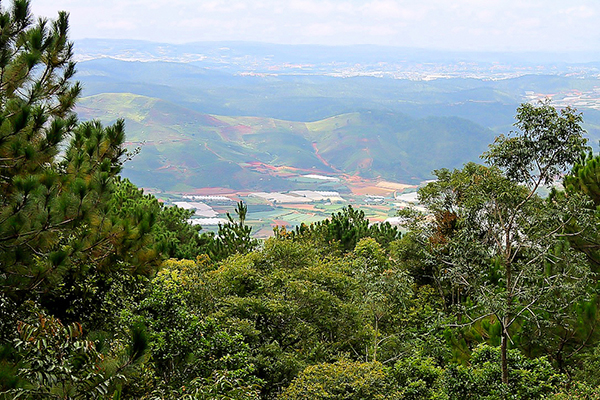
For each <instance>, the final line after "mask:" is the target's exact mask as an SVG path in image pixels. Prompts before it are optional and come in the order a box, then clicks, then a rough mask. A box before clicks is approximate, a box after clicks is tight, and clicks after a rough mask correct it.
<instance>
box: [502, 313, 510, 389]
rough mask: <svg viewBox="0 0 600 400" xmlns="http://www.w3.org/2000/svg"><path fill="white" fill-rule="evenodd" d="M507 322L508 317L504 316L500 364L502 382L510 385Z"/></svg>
mask: <svg viewBox="0 0 600 400" xmlns="http://www.w3.org/2000/svg"><path fill="white" fill-rule="evenodd" d="M506 323H508V318H504V322H503V323H502V341H501V342H500V354H501V360H500V364H501V366H502V383H504V384H505V385H508V359H507V357H506V353H507V348H508V330H507V327H506Z"/></svg>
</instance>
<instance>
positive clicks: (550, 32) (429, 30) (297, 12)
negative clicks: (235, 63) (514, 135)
mask: <svg viewBox="0 0 600 400" xmlns="http://www.w3.org/2000/svg"><path fill="white" fill-rule="evenodd" d="M32 9H33V12H34V14H35V15H37V16H45V17H49V18H55V17H56V15H57V11H58V10H65V11H68V12H69V13H70V26H71V39H74V40H77V39H83V38H113V39H139V40H148V41H154V42H164V43H189V42H198V41H219V40H243V41H258V42H268V43H285V44H324V45H351V44H377V45H386V46H400V47H415V48H427V49H445V50H461V51H462V50H475V51H552V52H564V51H594V52H598V51H599V50H600V23H599V21H600V1H599V0H32Z"/></svg>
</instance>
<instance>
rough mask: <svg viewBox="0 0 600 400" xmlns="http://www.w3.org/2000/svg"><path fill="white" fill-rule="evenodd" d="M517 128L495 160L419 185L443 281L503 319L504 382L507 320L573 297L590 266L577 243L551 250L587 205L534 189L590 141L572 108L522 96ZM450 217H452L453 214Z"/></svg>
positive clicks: (494, 151)
mask: <svg viewBox="0 0 600 400" xmlns="http://www.w3.org/2000/svg"><path fill="white" fill-rule="evenodd" d="M516 119H517V122H516V123H515V126H516V127H517V128H518V132H512V133H511V134H510V135H508V136H504V135H501V136H499V137H498V138H496V140H495V142H494V143H493V144H492V145H490V149H489V151H488V152H486V153H485V154H484V155H483V158H484V159H485V160H486V161H487V163H488V164H489V165H490V166H489V167H485V166H480V165H476V164H468V165H466V166H465V168H464V169H463V170H455V171H448V170H440V171H436V172H435V173H436V175H437V177H438V180H437V181H436V182H433V183H430V184H429V185H427V186H426V187H425V188H424V189H423V190H421V191H420V198H421V201H422V202H423V203H424V204H425V205H426V206H427V207H428V208H429V209H430V210H432V212H433V213H434V215H435V217H436V218H435V220H434V221H433V223H432V227H431V230H430V231H429V238H430V244H431V245H432V248H433V249H434V252H435V254H436V255H437V256H438V257H439V260H440V262H441V266H440V268H439V270H438V271H437V274H438V277H437V279H438V281H444V280H445V281H446V282H449V283H450V284H449V286H450V287H452V288H453V291H452V293H455V295H456V298H458V299H460V300H461V301H462V300H465V299H466V298H471V299H475V300H476V307H477V309H478V310H479V311H478V313H479V314H478V318H477V319H481V318H485V317H493V318H495V319H497V321H498V322H499V323H500V325H501V366H502V381H503V383H505V384H508V365H507V363H508V361H507V349H508V345H509V341H511V338H510V328H511V326H512V325H513V324H515V323H516V322H518V321H519V320H521V319H523V318H532V319H535V318H537V316H538V315H539V313H537V312H536V310H537V309H539V310H541V309H543V308H548V307H554V306H556V307H560V304H557V303H556V301H554V300H555V299H556V297H557V293H560V297H561V301H574V299H576V298H577V296H578V294H580V292H579V291H578V290H579V289H580V287H579V286H578V282H581V281H580V280H578V279H572V278H573V277H575V276H577V277H581V275H582V274H585V270H583V269H582V268H581V266H582V263H580V260H578V259H577V258H576V254H574V252H573V251H571V249H569V248H567V249H565V250H564V251H562V252H558V253H555V252H553V251H552V249H553V248H554V246H555V245H556V244H557V241H561V239H560V237H559V236H560V234H561V233H564V232H565V227H566V226H567V224H569V223H570V222H572V221H573V218H574V216H575V214H576V212H577V210H579V209H581V207H580V206H581V204H582V203H581V201H582V200H581V198H580V197H578V196H572V197H570V198H561V201H560V204H559V201H558V199H555V200H556V201H555V202H545V201H544V200H543V199H541V198H540V197H539V196H538V195H537V194H536V192H537V190H538V189H539V188H540V187H541V186H544V185H550V184H552V182H553V181H554V180H556V179H557V178H558V177H559V175H560V173H561V172H563V171H565V170H566V169H567V168H568V167H569V166H570V165H572V164H573V163H574V162H576V161H577V160H578V158H579V157H580V154H581V153H582V152H583V151H585V150H586V149H587V147H586V139H585V138H584V137H583V133H584V131H583V129H582V128H581V122H582V118H581V115H580V114H578V113H577V112H576V111H575V110H573V109H570V108H566V109H563V110H561V111H560V112H558V111H557V110H556V109H555V108H553V107H552V106H551V105H550V104H549V103H547V102H546V103H541V104H539V105H537V106H534V105H531V104H523V105H522V106H520V107H519V108H518V110H517V116H516ZM447 222H451V223H447Z"/></svg>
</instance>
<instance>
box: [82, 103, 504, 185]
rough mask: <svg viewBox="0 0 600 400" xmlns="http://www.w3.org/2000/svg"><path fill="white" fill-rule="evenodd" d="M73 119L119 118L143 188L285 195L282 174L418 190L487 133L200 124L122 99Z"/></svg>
mask: <svg viewBox="0 0 600 400" xmlns="http://www.w3.org/2000/svg"><path fill="white" fill-rule="evenodd" d="M77 112H78V114H79V117H80V119H82V120H89V119H99V120H101V121H102V122H104V123H111V122H114V121H115V120H116V119H117V118H124V119H125V121H126V129H127V142H128V145H129V146H130V147H136V146H139V147H140V148H141V152H140V154H139V155H138V156H136V157H135V158H134V159H133V160H132V161H129V162H128V163H127V164H126V165H125V171H124V175H125V176H126V177H129V178H130V179H132V181H133V182H134V183H136V184H137V185H139V186H144V187H155V188H159V189H162V190H170V191H185V190H189V189H191V188H199V187H210V186H219V187H230V188H232V189H237V190H243V189H251V190H284V189H290V188H292V187H293V185H294V183H293V182H292V181H290V180H289V179H286V173H281V171H287V173H289V172H290V171H292V172H295V173H310V172H316V173H324V174H330V175H358V176H361V177H364V178H382V179H386V180H392V181H398V182H416V181H420V180H423V179H426V178H429V177H430V176H431V175H430V173H431V170H433V169H435V168H441V167H449V168H451V167H458V166H460V165H461V164H463V163H464V162H467V161H470V160H476V159H477V157H478V156H479V154H481V153H482V152H483V151H484V150H485V148H486V146H487V144H488V143H490V141H491V140H492V139H493V136H494V134H493V133H492V132H491V131H490V130H488V129H485V128H482V127H481V126H479V125H477V124H475V123H472V122H470V121H468V120H465V119H461V118H456V117H435V118H434V117H427V118H423V119H417V118H412V117H409V116H407V115H404V114H401V113H394V112H386V111H369V110H365V111H360V112H353V113H348V114H341V115H336V116H334V117H330V118H327V119H323V120H318V121H314V122H298V121H285V120H279V119H274V118H263V117H231V116H227V117H226V116H218V115H208V114H203V113H199V112H197V111H193V110H190V109H187V108H184V107H181V106H179V105H176V104H174V103H169V102H167V101H164V100H160V99H156V98H150V97H144V96H139V95H133V94H129V93H105V94H100V95H95V96H89V97H85V98H83V99H81V101H80V102H79V105H78V107H77Z"/></svg>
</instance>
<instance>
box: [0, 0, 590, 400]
mask: <svg viewBox="0 0 600 400" xmlns="http://www.w3.org/2000/svg"><path fill="white" fill-rule="evenodd" d="M28 9H29V3H28V2H27V1H25V0H15V1H14V2H13V3H12V6H11V8H9V9H7V10H2V12H1V13H0V27H1V28H2V29H1V30H0V54H1V55H2V56H0V92H1V96H0V100H1V102H0V155H1V156H0V163H1V164H0V167H1V168H0V169H1V172H0V185H1V186H2V192H0V200H1V203H0V249H1V252H0V317H1V318H0V398H3V399H12V398H24V399H38V398H50V399H87V398H112V399H156V398H160V399H180V398H184V399H260V398H262V399H275V398H282V399H301V398H302V399H309V398H310V399H507V398H519V399H539V398H556V399H564V398H598V397H599V395H598V393H599V391H600V387H599V385H600V380H599V379H598V374H597V370H598V366H599V365H600V346H599V344H600V333H599V332H598V330H597V326H598V324H599V323H600V307H599V306H600V304H599V302H600V296H599V294H598V281H597V275H596V271H597V265H596V264H597V262H598V261H597V260H598V258H597V248H596V247H593V246H592V247H590V246H591V245H593V244H594V243H597V242H598V237H600V233H599V232H598V231H597V229H598V228H597V227H598V226H599V222H600V220H599V219H600V214H599V213H598V209H597V204H596V203H595V202H596V200H597V198H598V193H597V192H598V189H597V187H596V186H597V185H595V180H594V179H595V178H594V176H595V175H597V174H596V170H597V169H598V162H597V160H596V159H595V158H593V157H587V158H586V157H584V158H580V154H581V153H582V152H585V151H586V150H587V148H586V143H585V139H584V138H583V136H582V133H583V132H582V130H581V125H580V124H581V116H580V115H579V114H577V113H576V112H575V111H574V110H571V109H565V110H562V111H561V112H558V111H557V110H556V109H554V108H553V107H551V106H550V105H549V104H547V103H542V104H540V105H537V106H532V105H528V104H525V105H523V106H521V107H520V108H519V109H518V110H517V123H516V127H517V129H518V132H515V133H512V134H511V135H509V136H508V137H504V136H501V137H499V138H498V139H497V140H496V142H495V143H494V144H492V145H491V146H490V149H489V151H488V152H487V153H485V155H484V158H485V159H486V160H487V162H488V165H487V166H483V165H477V164H473V163H469V164H467V165H465V166H464V167H463V168H462V169H457V170H452V171H451V170H447V169H442V170H438V171H435V174H436V176H437V177H438V179H437V180H436V181H435V182H431V183H429V184H428V185H427V186H425V187H423V188H421V190H420V192H419V196H420V199H421V201H422V203H423V204H424V205H426V206H427V209H428V214H427V215H424V214H421V213H419V212H417V211H415V210H405V211H403V212H402V213H401V214H402V215H403V216H404V217H405V218H406V223H407V225H406V226H407V228H408V232H407V233H406V234H404V235H400V231H399V230H398V229H397V228H395V227H392V226H390V225H386V224H382V225H370V224H369V222H368V220H367V219H366V218H365V215H364V213H363V212H362V211H361V210H360V209H357V208H353V207H350V206H349V207H347V208H344V209H343V211H341V212H339V213H336V214H333V215H332V216H331V218H330V219H329V220H326V221H324V222H320V223H316V224H312V225H310V226H306V225H302V226H300V227H299V228H298V229H296V230H293V231H287V230H285V229H284V228H279V229H276V231H275V235H274V237H272V238H270V239H268V240H264V241H258V240H256V239H254V238H253V237H252V232H251V228H250V227H248V226H247V225H246V224H245V219H246V214H247V208H246V206H245V205H244V204H243V203H239V204H238V207H237V208H236V213H237V218H234V217H233V216H228V217H229V221H228V223H226V224H223V225H221V226H220V227H219V231H218V233H217V234H216V235H208V234H204V235H201V234H199V230H198V229H197V228H194V227H192V226H191V225H189V224H188V223H187V219H188V218H189V217H190V213H189V212H188V211H185V210H182V209H179V208H176V207H165V206H163V205H162V204H161V203H160V202H159V201H158V200H157V199H156V198H154V197H153V196H151V195H145V194H144V193H143V192H142V191H140V190H138V189H137V188H136V187H135V186H134V185H133V184H132V183H131V182H129V181H127V180H123V179H121V177H120V176H119V172H120V171H121V169H122V163H123V162H124V159H125V158H126V152H125V151H124V150H123V140H124V126H123V123H122V122H121V121H119V122H117V123H116V124H114V125H112V126H109V127H104V126H102V125H101V124H100V123H99V122H86V123H78V122H77V119H76V117H75V116H74V115H73V113H72V107H73V104H74V102H75V100H76V97H77V94H78V86H77V84H71V83H70V78H71V77H72V75H73V71H74V65H73V64H72V62H71V58H72V52H71V44H70V43H69V42H68V40H67V38H66V32H67V19H66V14H60V15H59V18H58V19H57V21H55V22H48V21H45V20H39V21H38V22H37V23H35V24H34V23H33V22H32V17H31V16H30V14H29V11H28ZM576 162H577V163H576ZM573 164H575V166H574V167H573V168H572V171H571V172H570V173H569V174H567V177H566V178H565V180H564V182H565V188H566V190H565V191H564V192H560V191H558V190H554V191H553V192H552V194H551V196H549V197H548V198H542V197H540V196H539V195H538V194H537V189H539V188H540V187H541V186H543V185H547V184H550V183H551V182H552V181H553V180H554V179H556V178H557V177H558V175H559V174H560V173H562V172H565V171H567V170H568V169H569V168H570V167H571V166H572V165H573Z"/></svg>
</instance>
